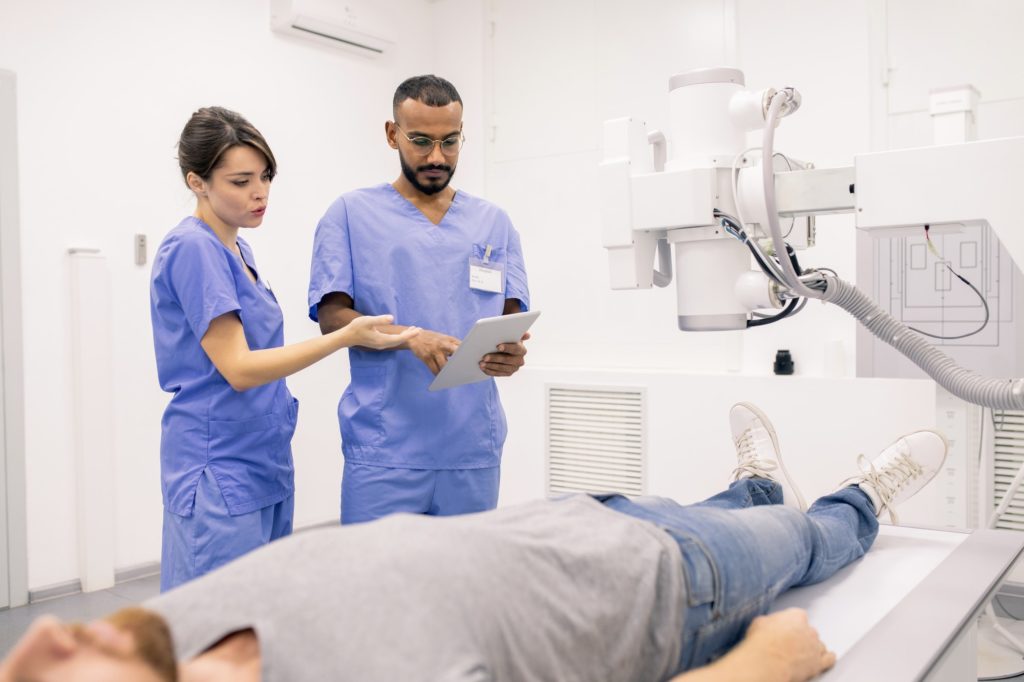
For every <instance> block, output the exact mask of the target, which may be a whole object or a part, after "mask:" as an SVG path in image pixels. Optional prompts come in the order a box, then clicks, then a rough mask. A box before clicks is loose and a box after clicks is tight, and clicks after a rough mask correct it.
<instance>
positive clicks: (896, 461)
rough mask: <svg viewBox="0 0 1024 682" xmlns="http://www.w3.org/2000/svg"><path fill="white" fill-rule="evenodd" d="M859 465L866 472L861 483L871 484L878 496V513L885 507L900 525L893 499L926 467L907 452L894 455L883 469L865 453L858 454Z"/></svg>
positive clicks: (891, 517)
mask: <svg viewBox="0 0 1024 682" xmlns="http://www.w3.org/2000/svg"><path fill="white" fill-rule="evenodd" d="M857 466H859V467H860V470H861V471H862V472H863V473H864V479H863V480H862V481H861V483H867V484H869V485H870V486H871V487H872V488H873V489H874V491H875V494H876V495H877V496H878V509H877V510H876V511H877V512H878V515H879V516H881V515H882V510H883V509H884V510H886V511H888V512H889V518H890V519H892V522H893V523H894V524H896V525H899V518H898V517H897V516H896V510H895V509H893V507H892V500H893V498H894V497H896V495H898V494H899V492H900V491H901V490H903V488H904V486H906V485H907V483H909V482H910V481H912V480H913V479H915V478H917V477H918V476H921V475H922V474H924V469H923V468H922V467H921V465H920V464H918V463H917V462H915V461H914V460H913V459H911V458H910V457H908V456H907V453H905V452H901V453H899V454H898V455H896V456H895V457H893V458H892V459H891V460H890V461H889V462H888V463H887V464H885V465H884V466H883V467H882V468H881V469H876V468H875V465H874V463H873V462H871V460H869V459H868V458H867V457H865V456H864V455H858V456H857Z"/></svg>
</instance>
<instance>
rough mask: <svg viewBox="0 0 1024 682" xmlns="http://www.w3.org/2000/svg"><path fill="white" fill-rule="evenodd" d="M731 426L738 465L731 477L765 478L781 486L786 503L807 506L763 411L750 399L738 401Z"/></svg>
mask: <svg viewBox="0 0 1024 682" xmlns="http://www.w3.org/2000/svg"><path fill="white" fill-rule="evenodd" d="M729 426H730V427H731V429H732V439H733V442H734V443H735V444H736V460H737V463H736V468H735V469H733V472H732V478H731V479H730V480H733V481H739V480H740V479H744V478H765V479H768V480H770V481H775V483H777V484H779V485H780V486H781V487H782V501H783V504H785V505H787V506H790V507H796V508H797V509H799V510H801V511H805V510H806V509H807V505H806V504H805V503H804V496H803V495H801V494H800V490H799V488H797V487H796V485H795V484H794V483H793V481H792V479H790V477H789V473H788V472H787V471H786V467H785V466H784V465H783V464H782V455H781V454H780V452H779V440H778V438H776V436H775V429H774V428H772V423H771V422H770V421H768V417H767V416H766V415H765V413H764V412H762V411H761V410H759V409H758V408H757V407H755V406H754V405H751V404H750V403H736V404H735V405H733V406H732V409H730V410H729Z"/></svg>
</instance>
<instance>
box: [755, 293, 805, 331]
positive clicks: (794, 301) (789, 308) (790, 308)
mask: <svg viewBox="0 0 1024 682" xmlns="http://www.w3.org/2000/svg"><path fill="white" fill-rule="evenodd" d="M801 300H803V299H800V298H791V299H790V300H789V302H788V303H786V307H785V308H783V309H782V311H781V312H780V313H779V314H777V315H772V316H771V317H762V318H760V319H757V320H747V328H748V329H749V328H750V327H762V326H764V325H766V324H772V323H773V322H778V321H779V320H781V319H783V318H786V317H789V316H790V315H792V314H793V312H794V311H795V310H796V307H797V305H798V304H799V303H800V301H801Z"/></svg>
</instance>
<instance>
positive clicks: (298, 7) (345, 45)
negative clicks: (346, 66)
mask: <svg viewBox="0 0 1024 682" xmlns="http://www.w3.org/2000/svg"><path fill="white" fill-rule="evenodd" d="M372 11H373V6H372V3H370V2H362V3H360V2H354V1H351V0H350V1H346V0H271V2H270V27H271V28H272V29H273V30H274V31H277V32H279V33H284V34H288V35H293V36H297V37H301V38H305V39H308V40H312V41H315V42H318V43H320V44H321V45H330V46H332V47H338V48H342V49H345V50H348V51H350V52H357V53H359V54H362V55H364V56H367V57H377V56H380V55H382V54H384V53H385V52H387V51H389V50H390V49H392V48H393V47H394V44H395V43H394V41H392V40H390V39H388V38H386V37H384V36H382V35H381V34H380V32H379V31H376V30H374V29H373V28H370V26H371V24H372V22H373V17H372V16H370V13H371V12H372Z"/></svg>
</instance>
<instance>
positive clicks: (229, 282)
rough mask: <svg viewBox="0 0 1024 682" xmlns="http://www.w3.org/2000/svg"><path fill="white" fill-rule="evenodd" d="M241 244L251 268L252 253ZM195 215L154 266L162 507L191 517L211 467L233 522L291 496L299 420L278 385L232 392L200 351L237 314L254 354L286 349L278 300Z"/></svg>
mask: <svg viewBox="0 0 1024 682" xmlns="http://www.w3.org/2000/svg"><path fill="white" fill-rule="evenodd" d="M238 247H239V249H240V250H241V252H242V257H243V258H244V259H245V262H246V263H247V264H248V266H249V267H250V268H252V270H253V271H255V272H258V271H257V270H256V265H255V263H256V261H255V260H254V259H253V254H252V249H250V248H249V245H248V244H247V243H246V242H245V240H243V239H242V238H241V237H239V238H238ZM244 267H245V266H244V265H243V264H242V262H241V261H239V259H238V257H237V256H236V255H235V254H234V253H232V252H231V251H229V250H228V249H227V248H226V247H225V246H224V245H223V244H222V243H221V242H220V240H219V239H218V238H217V235H216V234H214V232H213V230H211V229H210V227H209V226H208V225H206V224H205V223H204V222H203V221H201V220H199V219H198V218H195V217H188V218H185V219H184V220H183V221H181V223H180V224H179V225H178V226H177V227H175V228H174V229H173V230H171V231H170V233H168V235H167V236H166V237H165V238H164V240H163V242H162V243H161V244H160V249H159V250H158V251H157V254H156V258H155V259H154V260H153V275H152V280H151V283H150V312H151V315H152V318H153V344H154V346H155V347H156V364H157V374H158V376H159V378H160V387H161V388H162V389H163V390H165V391H167V392H169V393H173V394H174V395H173V397H172V398H171V402H170V404H169V405H168V406H167V409H166V410H165V411H164V417H163V421H162V431H161V437H160V471H161V483H162V488H163V496H164V506H165V507H166V508H167V510H168V511H171V512H173V513H175V514H178V515H179V516H191V514H192V508H193V502H194V500H195V491H196V487H197V486H198V485H199V478H200V476H202V473H203V470H204V469H206V468H209V469H210V471H211V472H212V473H213V475H214V478H215V479H216V480H217V483H218V485H219V486H220V490H221V494H222V495H223V496H224V501H225V503H226V504H227V508H228V512H229V513H230V514H232V515H233V516H237V515H239V514H245V513H248V512H251V511H255V510H257V509H261V508H263V507H266V506H268V505H271V504H276V503H278V502H280V501H281V500H283V499H285V498H286V497H288V496H289V495H291V494H292V492H293V490H294V476H293V468H292V450H291V439H292V434H293V433H294V431H295V421H296V418H297V415H298V401H296V400H295V399H294V398H292V396H291V394H290V393H289V392H288V387H287V386H285V382H284V380H283V379H282V380H279V381H274V382H272V383H269V384H265V385H263V386H258V387H256V388H252V389H249V390H247V391H242V392H238V391H235V390H234V389H233V388H231V386H230V384H228V382H227V380H226V379H225V378H224V377H223V376H221V374H220V372H218V371H217V368H216V367H214V365H213V363H212V362H211V361H210V358H209V357H208V356H207V355H206V351H204V350H203V348H202V346H201V345H200V343H199V342H200V340H201V339H202V338H203V335H204V334H206V330H207V329H208V328H209V326H210V322H211V321H212V320H213V319H214V318H216V317H218V316H220V315H223V314H225V313H230V312H236V313H238V316H239V318H240V319H241V321H242V328H243V329H244V331H245V338H246V341H248V343H249V348H251V349H252V350H261V349H264V348H275V347H278V346H282V345H284V319H283V317H282V315H281V308H280V307H279V306H278V304H277V299H276V298H274V294H273V293H272V292H271V291H270V289H269V288H268V287H267V284H266V281H265V280H264V279H263V278H262V277H258V280H257V282H256V283H255V284H254V283H253V282H252V281H251V280H250V279H249V277H248V276H247V275H246V274H245V270H244V269H243V268H244Z"/></svg>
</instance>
